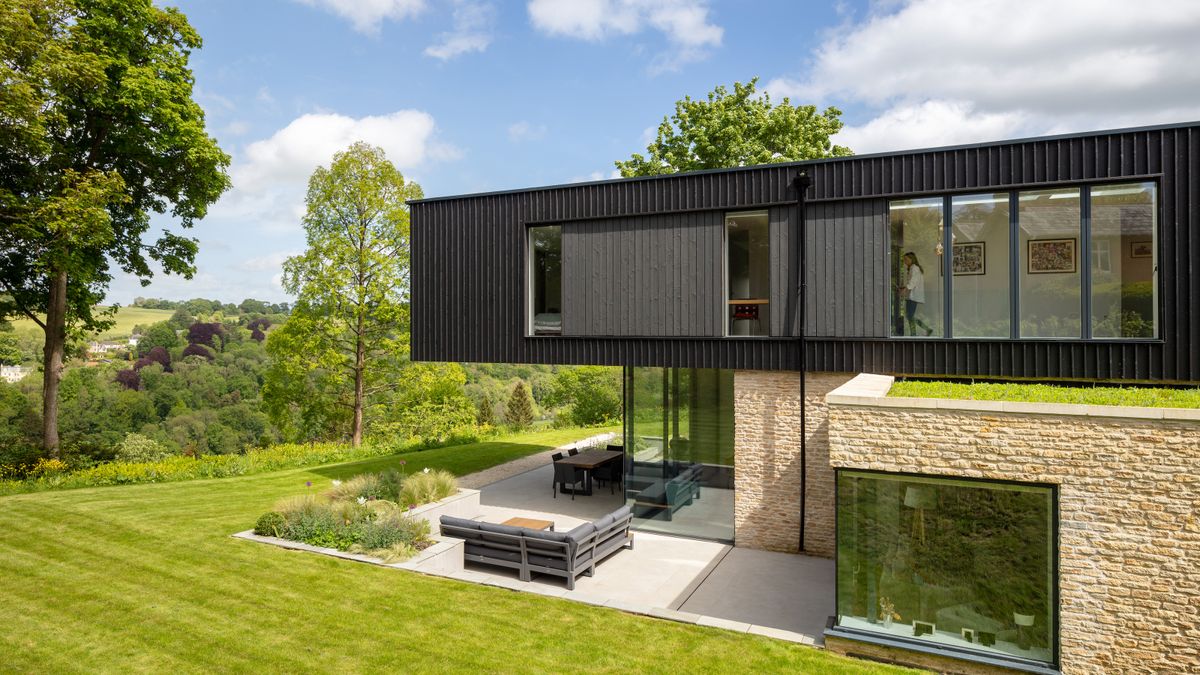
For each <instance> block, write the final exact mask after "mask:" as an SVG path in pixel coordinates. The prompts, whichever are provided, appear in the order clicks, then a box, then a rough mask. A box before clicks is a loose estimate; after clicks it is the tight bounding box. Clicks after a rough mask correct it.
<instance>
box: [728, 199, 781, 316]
mask: <svg viewBox="0 0 1200 675" xmlns="http://www.w3.org/2000/svg"><path fill="white" fill-rule="evenodd" d="M725 250H726V262H725V278H726V282H727V283H726V316H727V325H726V332H727V334H728V335H770V334H771V304H770V298H771V228H770V221H769V219H768V218H767V212H766V211H751V212H746V213H730V214H728V215H726V216H725Z"/></svg>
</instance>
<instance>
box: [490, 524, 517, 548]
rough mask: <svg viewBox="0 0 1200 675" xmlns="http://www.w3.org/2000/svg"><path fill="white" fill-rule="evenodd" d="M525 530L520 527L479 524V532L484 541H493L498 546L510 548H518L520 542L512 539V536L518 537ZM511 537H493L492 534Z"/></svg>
mask: <svg viewBox="0 0 1200 675" xmlns="http://www.w3.org/2000/svg"><path fill="white" fill-rule="evenodd" d="M526 531H527V530H525V529H524V528H521V527H513V526H511V525H498V524H496V523H480V524H479V532H480V533H481V534H483V540H484V541H494V542H496V543H499V544H508V545H510V546H520V545H521V544H520V542H518V541H516V540H515V539H513V538H512V536H516V537H520V536H522V535H524V534H525V533H526ZM493 533H494V534H502V535H512V536H508V537H495V536H492V534H493Z"/></svg>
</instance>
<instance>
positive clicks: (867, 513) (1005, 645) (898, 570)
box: [837, 471, 1058, 662]
mask: <svg viewBox="0 0 1200 675" xmlns="http://www.w3.org/2000/svg"><path fill="white" fill-rule="evenodd" d="M1053 502H1054V494H1053V492H1052V491H1051V489H1050V488H1049V487H1041V486H1031V485H1014V484H1000V483H990V482H985V481H962V480H953V479H945V478H927V477H923V476H922V477H916V476H897V475H889V474H879V473H867V472H857V471H839V472H838V507H837V509H838V510H837V518H838V523H837V532H838V557H837V584H838V599H837V605H838V607H837V612H838V625H840V626H843V627H847V628H855V629H859V630H865V631H870V632H874V633H881V634H885V635H890V636H896V637H907V638H914V639H919V640H922V641H928V642H930V643H937V644H941V645H949V646H955V647H960V648H964V649H974V650H979V651H982V652H992V653H1002V654H1007V655H1011V656H1018V657H1023V658H1027V659H1033V660H1037V661H1044V662H1053V661H1054V648H1055V644H1054V636H1055V635H1056V634H1057V629H1058V628H1057V626H1056V625H1055V622H1056V616H1055V611H1054V608H1055V606H1056V605H1057V598H1056V597H1055V587H1054V553H1053V551H1054V549H1053V547H1054V541H1053V524H1052V518H1053V514H1054V504H1053Z"/></svg>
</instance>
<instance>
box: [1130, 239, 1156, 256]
mask: <svg viewBox="0 0 1200 675" xmlns="http://www.w3.org/2000/svg"><path fill="white" fill-rule="evenodd" d="M1129 257H1130V258H1153V257H1154V242H1150V241H1131V242H1129Z"/></svg>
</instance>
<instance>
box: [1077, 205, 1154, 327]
mask: <svg viewBox="0 0 1200 675" xmlns="http://www.w3.org/2000/svg"><path fill="white" fill-rule="evenodd" d="M1155 202H1156V194H1155V187H1154V183H1132V184H1125V185H1105V186H1100V187H1094V188H1092V190H1091V232H1092V247H1091V263H1090V264H1091V272H1092V312H1091V313H1092V316H1091V321H1092V336H1093V337H1097V338H1152V337H1156V335H1157V325H1158V283H1157V269H1158V267H1157V264H1158V242H1157V240H1156V233H1157V232H1158V223H1157V218H1158V205H1157V204H1156V203H1155Z"/></svg>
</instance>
